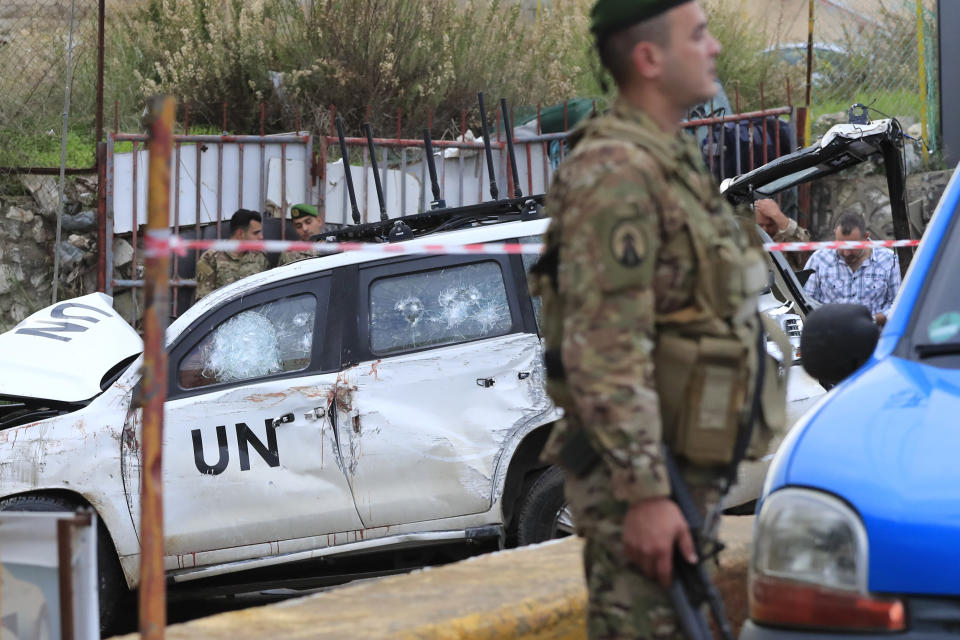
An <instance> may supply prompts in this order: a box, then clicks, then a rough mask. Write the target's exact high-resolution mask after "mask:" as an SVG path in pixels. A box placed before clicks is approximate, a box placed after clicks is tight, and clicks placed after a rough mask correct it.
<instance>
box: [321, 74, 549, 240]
mask: <svg viewBox="0 0 960 640" xmlns="http://www.w3.org/2000/svg"><path fill="white" fill-rule="evenodd" d="M477 100H478V102H479V104H480V120H481V122H482V126H483V144H484V152H485V155H486V161H487V167H488V170H487V173H488V175H489V176H490V197H491V198H492V200H490V201H488V202H481V203H479V204H474V205H466V206H462V207H447V206H446V203H445V202H444V200H443V199H442V198H441V197H440V185H439V184H438V183H437V169H436V165H435V162H434V158H433V144H432V140H431V139H430V130H429V129H424V131H423V135H424V138H423V142H424V149H425V151H426V154H425V156H426V157H425V159H426V162H427V167H428V168H429V170H430V187H431V191H432V194H433V201H432V202H431V203H430V210H429V211H424V212H423V213H418V214H415V215H411V216H401V217H400V218H393V219H389V218H387V214H386V207H385V205H384V201H383V191H382V189H381V188H380V181H379V175H378V172H377V169H376V165H374V177H375V178H376V179H377V184H376V186H377V200H378V202H379V205H380V220H379V221H378V222H371V223H367V224H359V222H360V213H359V210H358V209H357V199H356V195H355V193H354V190H353V179H352V175H351V170H350V160H349V158H350V156H349V152H348V150H347V145H346V142H345V140H344V134H343V119H342V118H341V117H340V116H337V118H336V127H337V133H338V137H339V139H340V151H341V153H342V155H343V158H344V163H343V164H344V171H345V175H346V181H347V191H348V195H349V196H350V207H351V211H352V213H353V220H354V223H355V224H354V225H353V226H350V227H345V228H342V229H337V230H335V231H325V232H323V233H320V234H317V235H315V236H313V239H315V240H326V241H327V242H344V241H351V242H357V241H365V242H399V241H402V240H410V239H412V238H415V237H418V236H422V235H426V234H429V233H436V232H438V231H449V230H452V229H459V228H462V227H466V226H469V225H474V224H493V223H498V222H509V221H514V220H534V219H536V218H539V217H541V216H542V215H543V200H544V195H543V194H539V195H530V196H524V195H523V192H522V191H521V190H520V184H519V183H520V180H519V176H518V175H517V162H516V156H515V153H514V148H513V129H512V124H511V122H510V116H509V112H508V110H507V101H506V100H503V99H501V100H500V107H501V110H502V115H503V122H504V126H505V130H506V136H507V152H508V154H509V156H510V167H511V170H512V177H513V185H514V189H513V191H514V192H513V197H512V198H511V197H507V198H502V199H501V198H500V197H499V191H498V189H497V182H496V174H495V172H494V170H493V153H492V149H491V145H490V133H489V131H488V130H487V112H486V108H485V107H484V104H483V93H478V94H477ZM364 129H365V132H366V134H367V142H368V145H369V148H370V157H372V158H375V157H376V154H375V153H374V151H373V130H372V128H371V126H370V125H369V124H365V125H364Z"/></svg>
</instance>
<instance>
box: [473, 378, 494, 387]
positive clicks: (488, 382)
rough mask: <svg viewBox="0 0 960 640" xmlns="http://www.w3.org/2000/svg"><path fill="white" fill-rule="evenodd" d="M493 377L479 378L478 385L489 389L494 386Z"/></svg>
mask: <svg viewBox="0 0 960 640" xmlns="http://www.w3.org/2000/svg"><path fill="white" fill-rule="evenodd" d="M493 383H494V380H493V378H477V386H478V387H483V388H484V389H489V388H490V387H492V386H493Z"/></svg>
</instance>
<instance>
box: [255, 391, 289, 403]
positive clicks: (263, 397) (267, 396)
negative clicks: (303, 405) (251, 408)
mask: <svg viewBox="0 0 960 640" xmlns="http://www.w3.org/2000/svg"><path fill="white" fill-rule="evenodd" d="M286 397H287V394H285V393H283V392H280V391H277V392H276V393H255V394H253V395H252V396H247V398H246V399H247V400H249V401H250V402H266V401H267V400H283V399H285V398H286Z"/></svg>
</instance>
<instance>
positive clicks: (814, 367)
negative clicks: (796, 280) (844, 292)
mask: <svg viewBox="0 0 960 640" xmlns="http://www.w3.org/2000/svg"><path fill="white" fill-rule="evenodd" d="M879 339H880V327H878V326H877V325H876V323H875V322H874V321H873V315H872V314H871V313H870V310H869V309H867V308H866V307H865V306H863V305H860V304H826V305H823V306H822V307H820V308H819V309H817V310H815V311H813V312H812V313H811V314H810V315H809V316H807V322H806V324H804V327H803V334H802V335H801V336H800V353H801V356H802V358H803V368H804V369H806V371H807V373H809V374H810V375H811V376H812V377H814V378H815V379H817V380H819V381H820V384H822V385H823V386H824V387H827V388H829V387H832V386H833V385H835V384H837V383H838V382H840V381H842V380H843V379H844V378H846V377H847V376H849V375H850V374H851V373H853V372H854V371H856V370H857V369H859V368H860V367H861V366H863V364H864V363H865V362H866V361H867V360H868V359H869V358H870V354H872V353H873V350H874V348H875V347H876V346H877V340H879Z"/></svg>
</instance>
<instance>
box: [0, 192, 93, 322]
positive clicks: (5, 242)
mask: <svg viewBox="0 0 960 640" xmlns="http://www.w3.org/2000/svg"><path fill="white" fill-rule="evenodd" d="M0 186H2V187H3V188H2V189H0V332H2V331H7V330H8V329H10V328H12V327H13V326H14V325H16V324H17V323H18V322H20V321H21V320H23V319H24V318H26V317H27V316H28V315H30V314H31V313H33V312H35V311H38V310H39V309H42V308H43V307H46V306H48V305H49V304H50V303H51V301H52V298H51V296H52V292H53V262H54V253H53V252H54V245H55V244H56V224H57V222H56V220H57V197H58V195H57V194H58V192H57V178H54V177H50V176H22V177H19V178H10V177H7V178H5V179H4V181H3V182H2V183H0ZM65 199H66V201H67V206H66V212H67V215H65V216H64V218H63V225H62V228H61V242H60V245H59V253H60V283H59V287H58V298H59V299H60V300H64V299H67V298H74V297H76V296H80V295H85V294H87V293H91V292H93V291H96V288H97V255H96V248H97V247H96V184H95V183H94V182H91V181H90V180H86V179H83V178H79V179H72V180H70V183H69V186H68V188H67V189H66V190H65Z"/></svg>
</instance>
